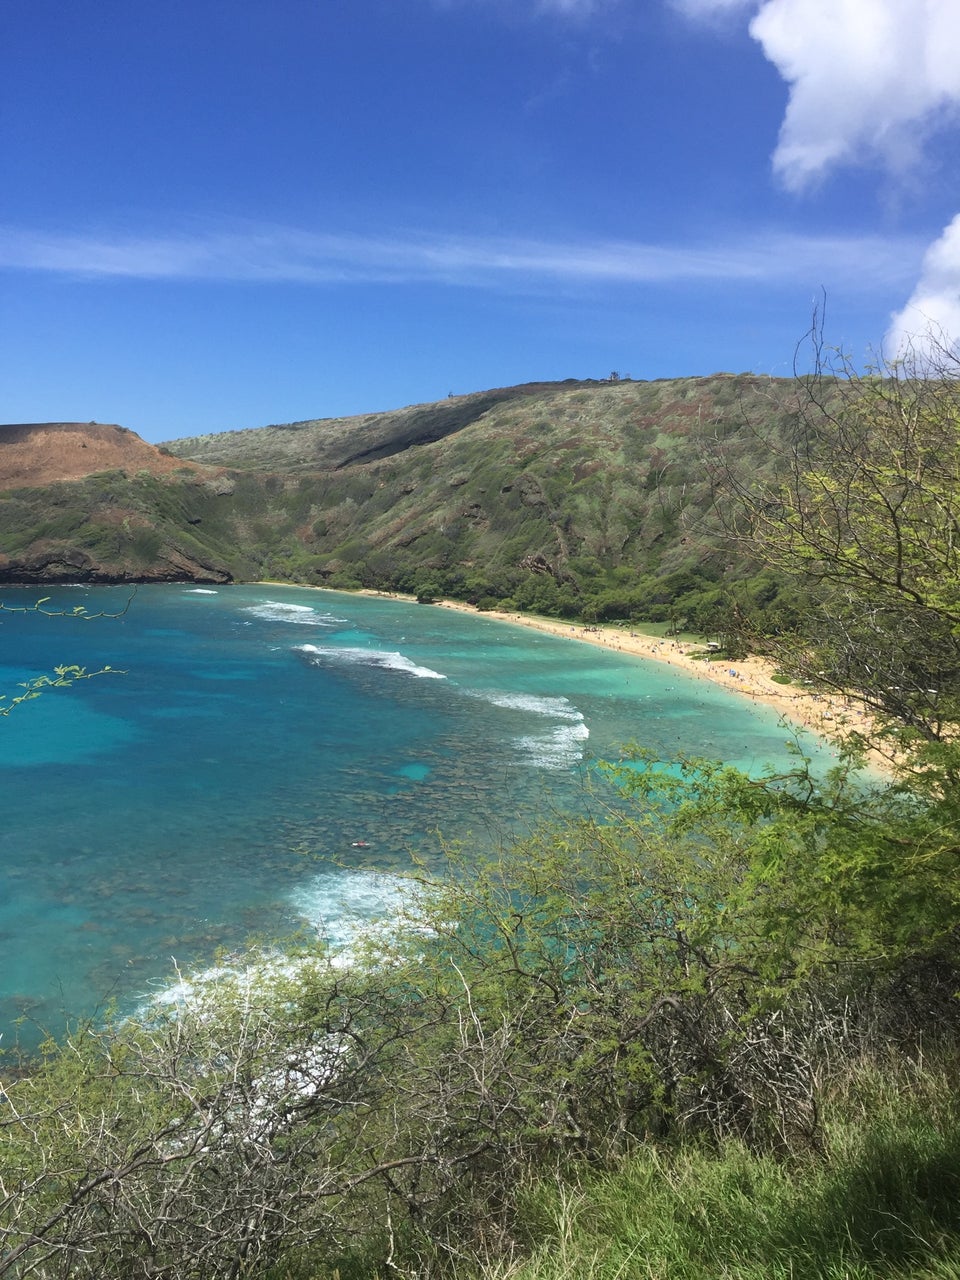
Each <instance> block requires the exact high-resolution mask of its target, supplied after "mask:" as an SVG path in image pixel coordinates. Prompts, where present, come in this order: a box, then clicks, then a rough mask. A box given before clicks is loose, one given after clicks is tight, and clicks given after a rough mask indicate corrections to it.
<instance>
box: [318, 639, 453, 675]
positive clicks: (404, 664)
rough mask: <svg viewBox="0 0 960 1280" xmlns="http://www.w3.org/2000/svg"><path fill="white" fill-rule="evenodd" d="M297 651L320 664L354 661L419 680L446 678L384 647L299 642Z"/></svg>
mask: <svg viewBox="0 0 960 1280" xmlns="http://www.w3.org/2000/svg"><path fill="white" fill-rule="evenodd" d="M296 648H297V650H298V652H300V653H304V654H306V655H307V660H308V661H309V662H313V663H316V665H317V666H321V665H322V664H324V663H326V662H342V663H355V664H357V665H359V666H365V667H380V668H382V669H383V670H385V671H400V672H403V673H404V674H405V675H409V676H417V677H418V679H420V680H446V678H447V677H446V676H445V675H442V674H441V673H440V672H439V671H433V670H432V669H431V668H430V667H418V666H417V664H416V663H415V662H412V661H411V660H410V659H409V658H405V657H404V656H403V654H402V653H397V652H390V651H388V650H386V649H358V648H352V647H349V646H346V645H344V646H343V647H342V648H341V647H338V646H337V645H315V644H299V645H297V646H296Z"/></svg>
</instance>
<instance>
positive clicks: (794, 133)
mask: <svg viewBox="0 0 960 1280" xmlns="http://www.w3.org/2000/svg"><path fill="white" fill-rule="evenodd" d="M750 33H751V35H752V36H753V38H754V39H755V40H757V41H758V42H759V43H760V45H761V46H762V48H763V51H764V53H765V54H766V56H767V58H769V60H770V61H771V62H772V63H774V65H775V66H776V67H777V69H778V70H779V72H780V74H781V75H782V76H783V78H784V80H786V81H787V83H788V84H789V85H790V101H789V103H788V105H787V110H786V115H785V117H784V120H783V125H782V128H781V131H780V140H779V143H778V145H777V149H776V152H775V153H774V157H773V164H774V169H775V171H776V172H777V173H778V174H779V175H780V177H781V178H782V179H783V181H784V183H785V184H786V185H787V187H789V188H791V189H799V188H802V187H803V186H805V185H807V184H808V183H809V182H810V181H811V180H812V179H814V178H816V177H817V176H818V175H820V174H821V173H824V172H825V171H826V170H827V169H829V168H831V167H833V166H835V165H839V164H849V163H854V164H856V163H860V162H864V161H876V160H879V161H881V162H882V163H883V164H885V165H886V166H888V167H890V168H892V169H902V168H903V167H904V166H905V165H908V164H910V163H911V162H913V161H914V160H916V159H917V158H918V157H919V155H920V153H921V150H922V145H923V142H924V140H925V138H926V136H927V134H928V133H929V132H930V131H931V130H932V129H933V128H934V127H936V125H937V124H939V123H940V122H941V121H942V120H943V117H944V116H945V115H946V114H947V113H958V111H960V4H958V3H957V0H766V3H764V4H762V5H761V6H760V9H759V11H758V12H757V14H756V16H755V17H754V19H753V21H752V22H751V24H750Z"/></svg>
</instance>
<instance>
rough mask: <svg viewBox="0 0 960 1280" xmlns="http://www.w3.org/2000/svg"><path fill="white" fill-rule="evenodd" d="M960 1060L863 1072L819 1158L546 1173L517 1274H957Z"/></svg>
mask: <svg viewBox="0 0 960 1280" xmlns="http://www.w3.org/2000/svg"><path fill="white" fill-rule="evenodd" d="M958 1066H960V1064H958V1063H957V1062H956V1061H955V1059H954V1058H953V1057H952V1056H948V1057H947V1058H946V1059H945V1060H943V1061H942V1062H935V1063H931V1064H930V1065H929V1067H928V1068H927V1069H925V1070H921V1071H915V1070H911V1069H909V1068H908V1067H904V1066H901V1067H897V1066H895V1065H893V1064H890V1063H888V1064H886V1065H885V1069H884V1070H882V1071H880V1070H878V1069H877V1068H875V1067H872V1066H870V1067H861V1068H854V1069H853V1070H852V1071H851V1072H850V1073H849V1075H848V1077H846V1078H844V1080H843V1081H842V1088H841V1089H839V1090H838V1091H837V1096H834V1097H832V1098H830V1099H829V1100H828V1101H827V1103H826V1104H825V1116H824V1127H825V1130H826V1134H827V1141H826V1145H827V1155H826V1158H823V1157H821V1158H818V1159H816V1160H810V1159H807V1158H801V1159H799V1160H796V1161H794V1162H789V1163H784V1162H782V1161H777V1160H775V1159H772V1158H771V1157H770V1156H768V1155H762V1154H758V1153H756V1152H751V1151H749V1150H747V1149H745V1148H744V1147H743V1146H742V1145H741V1144H738V1143H727V1144H725V1145H724V1147H723V1148H722V1149H721V1150H719V1151H717V1150H714V1149H711V1148H708V1147H703V1146H694V1145H692V1144H685V1145H684V1146H682V1147H681V1148H679V1149H677V1150H673V1151H668V1152H663V1151H657V1150H650V1149H643V1150H640V1151H638V1152H637V1153H636V1154H634V1155H631V1156H630V1157H629V1159H628V1160H626V1161H625V1162H624V1164H623V1165H622V1167H620V1168H618V1169H616V1170H615V1171H613V1172H606V1173H602V1174H599V1175H596V1174H595V1175H592V1176H590V1175H583V1174H581V1178H580V1180H579V1181H575V1180H573V1179H571V1178H568V1179H566V1180H563V1181H560V1182H559V1183H554V1184H552V1185H551V1184H544V1183H540V1184H538V1186H537V1188H536V1190H535V1191H531V1193H530V1194H529V1197H528V1200H527V1205H526V1222H527V1224H528V1230H529V1231H530V1234H531V1238H532V1239H533V1241H534V1249H533V1252H534V1256H533V1258H532V1259H531V1260H530V1261H529V1262H527V1263H526V1264H523V1265H520V1266H518V1267H516V1269H515V1270H513V1271H512V1272H511V1273H510V1274H511V1276H512V1278H513V1280H561V1278H563V1280H572V1277H574V1276H576V1277H578V1280H580V1278H581V1277H582V1278H583V1280H613V1278H614V1277H623V1276H633V1275H636V1276H640V1275H644V1276H658V1277H659V1276H663V1277H667V1276H669V1277H671V1278H674V1280H715V1277H717V1276H737V1277H738V1278H739V1280H769V1278H770V1277H783V1280H787V1278H788V1277H794V1278H796V1280H908V1277H909V1278H910V1280H914V1278H916V1277H919V1276H924V1277H927V1280H955V1278H956V1276H957V1275H958V1273H960V1226H958V1222H957V1216H956V1200H957V1195H958V1192H960V1110H958V1106H957V1093H956V1090H955V1088H954V1080H955V1077H956V1071H957V1068H958ZM481 1274H484V1275H487V1276H489V1277H490V1280H492V1278H493V1276H494V1275H496V1272H495V1271H494V1269H492V1268H491V1269H490V1270H489V1271H483V1272H481Z"/></svg>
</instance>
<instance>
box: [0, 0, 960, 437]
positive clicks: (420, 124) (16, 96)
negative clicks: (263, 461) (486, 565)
mask: <svg viewBox="0 0 960 1280" xmlns="http://www.w3.org/2000/svg"><path fill="white" fill-rule="evenodd" d="M958 211H960V3H958V0H166V2H165V3H164V4H162V5H159V4H148V3H145V2H144V0H71V2H70V3H69V4H64V3H62V0H6V4H5V17H4V21H3V24H2V29H0V420H2V421H7V422H24V421H56V420H89V419H96V420H97V421H100V422H119V423H121V424H123V425H124V426H128V427H130V428H132V429H133V430H134V431H137V432H139V433H140V434H141V435H143V436H144V437H145V438H146V439H149V440H155V441H159V440H164V439H172V438H175V437H177V436H183V435H190V434H195V433H199V432H208V431H221V430H230V429H233V428H238V427H247V426H259V425H263V424H265V423H271V422H287V421H293V420H297V419H303V418H312V417H326V416H338V415H342V414H351V413H362V412H368V411H374V410H381V409H390V408H397V407H399V406H401V405H405V404H411V403H417V402H421V401H429V400H435V399H439V398H442V397H443V396H445V395H447V394H448V393H450V392H467V391H475V390H482V389H485V388H488V387H493V386H503V385H508V384H511V383H515V382H523V381H531V380H539V379H555V378H566V377H604V376H606V375H607V374H608V373H610V372H611V371H612V370H616V371H618V372H620V373H621V374H628V375H631V376H633V377H636V378H657V377H671V376H680V375H688V374H707V373H712V372H715V371H718V370H728V371H732V372H739V371H741V370H754V371H757V372H760V373H768V374H787V373H789V372H790V371H791V368H792V365H793V359H794V350H795V347H796V344H797V342H798V341H799V340H800V339H801V338H802V336H803V334H804V332H805V330H806V329H807V327H808V325H809V322H810V317H811V312H812V308H813V307H814V306H815V305H816V304H817V303H818V301H819V300H820V299H821V298H822V296H823V295H824V294H825V296H826V336H827V339H828V341H829V342H831V343H833V344H835V345H838V346H843V347H844V348H845V349H847V350H848V351H849V352H850V353H851V354H852V355H853V357H854V358H855V359H856V360H858V361H859V360H865V359H868V358H869V353H870V352H871V351H877V350H878V349H880V348H881V345H882V344H883V343H885V342H886V343H887V344H888V347H887V349H888V350H889V351H895V350H896V349H897V348H898V346H899V344H900V343H901V342H902V341H903V340H904V338H905V336H906V335H909V334H919V333H920V332H921V331H923V330H925V329H926V327H927V326H928V325H930V324H933V325H935V326H939V329H940V332H941V333H945V334H946V335H947V336H948V338H950V337H952V336H953V335H956V334H960V216H958Z"/></svg>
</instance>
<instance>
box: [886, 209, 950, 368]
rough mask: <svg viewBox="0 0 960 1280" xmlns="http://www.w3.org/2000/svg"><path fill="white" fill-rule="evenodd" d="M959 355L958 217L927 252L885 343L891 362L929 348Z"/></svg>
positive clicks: (922, 352) (920, 352)
mask: <svg viewBox="0 0 960 1280" xmlns="http://www.w3.org/2000/svg"><path fill="white" fill-rule="evenodd" d="M931 345H932V346H933V347H934V348H938V349H950V348H953V349H954V350H955V351H957V353H958V354H960V214H957V216H956V217H955V218H954V219H953V221H952V222H951V223H950V225H949V226H948V227H947V228H946V230H945V231H944V233H943V235H942V236H941V237H940V239H939V240H936V241H935V242H934V243H933V244H932V245H931V246H930V248H929V249H928V250H927V252H926V254H925V255H924V259H923V266H922V269H921V273H920V280H919V282H918V284H917V287H916V288H915V289H914V291H913V293H912V295H911V296H910V299H909V301H908V302H907V304H906V306H905V307H904V308H903V309H902V310H901V311H898V312H897V314H896V315H895V316H894V317H893V319H892V322H891V325H890V328H889V330H888V331H887V336H886V340H885V342H884V351H885V353H886V355H887V357H888V358H889V359H891V360H896V359H898V358H900V357H902V356H904V355H907V354H908V353H910V352H914V353H917V354H920V355H921V357H922V356H923V354H924V351H925V349H927V348H929V347H930V346H931Z"/></svg>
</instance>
